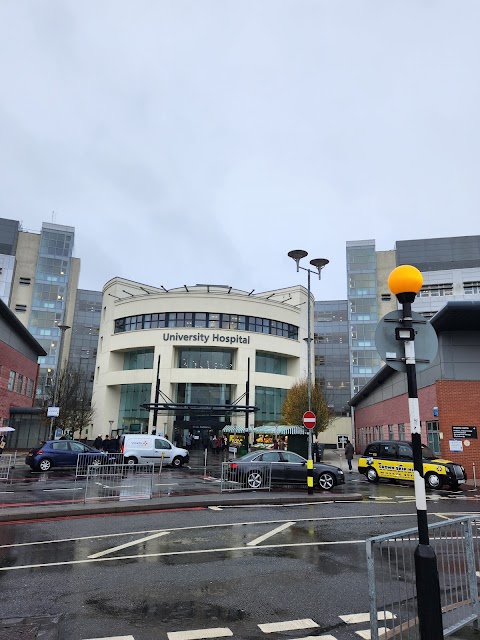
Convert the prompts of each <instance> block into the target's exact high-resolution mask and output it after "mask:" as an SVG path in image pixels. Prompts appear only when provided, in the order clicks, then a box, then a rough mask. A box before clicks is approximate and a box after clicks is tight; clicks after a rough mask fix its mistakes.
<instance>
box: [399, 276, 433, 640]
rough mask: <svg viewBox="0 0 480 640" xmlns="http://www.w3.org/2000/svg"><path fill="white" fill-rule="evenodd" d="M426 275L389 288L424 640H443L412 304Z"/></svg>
mask: <svg viewBox="0 0 480 640" xmlns="http://www.w3.org/2000/svg"><path fill="white" fill-rule="evenodd" d="M422 284H423V276H422V274H421V273H420V271H419V270H418V269H417V268H415V267H412V266H410V265H402V266H400V267H397V268H396V269H394V270H393V271H392V272H391V274H390V276H389V277H388V287H389V289H390V291H391V292H392V293H393V294H395V295H396V296H397V300H398V301H399V303H400V304H401V305H402V319H401V320H400V322H401V323H402V326H401V327H400V328H396V329H395V338H396V339H397V340H398V341H399V342H403V345H404V348H405V366H406V370H407V389H408V410H409V416H410V428H411V433H412V450H413V471H414V482H415V503H416V507H417V525H418V540H419V544H418V545H417V548H416V549H415V553H414V558H415V580H416V586H417V607H418V620H419V626H420V637H421V639H422V640H438V638H443V624H442V605H441V601H440V582H439V578H438V568H437V557H436V555H435V551H434V550H433V549H432V547H431V546H430V541H429V538H428V520H427V498H426V495H425V481H424V478H423V460H422V429H421V423H420V409H419V404H418V390H417V372H416V366H415V330H414V328H413V323H412V302H413V301H414V300H415V296H416V295H417V293H418V292H419V291H420V289H421V288H422Z"/></svg>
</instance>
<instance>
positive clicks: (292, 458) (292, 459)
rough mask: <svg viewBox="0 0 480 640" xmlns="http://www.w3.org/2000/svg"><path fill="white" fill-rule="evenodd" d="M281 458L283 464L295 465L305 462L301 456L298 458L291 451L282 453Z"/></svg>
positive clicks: (296, 454)
mask: <svg viewBox="0 0 480 640" xmlns="http://www.w3.org/2000/svg"><path fill="white" fill-rule="evenodd" d="M282 458H283V459H284V460H285V462H295V463H296V464H302V463H304V462H305V459H304V458H302V456H299V455H298V453H293V451H282Z"/></svg>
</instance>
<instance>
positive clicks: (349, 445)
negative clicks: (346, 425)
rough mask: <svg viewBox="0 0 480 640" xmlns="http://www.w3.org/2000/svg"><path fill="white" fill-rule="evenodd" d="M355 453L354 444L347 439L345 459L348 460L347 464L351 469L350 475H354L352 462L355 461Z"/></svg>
mask: <svg viewBox="0 0 480 640" xmlns="http://www.w3.org/2000/svg"><path fill="white" fill-rule="evenodd" d="M354 453H355V450H354V448H353V444H352V443H351V442H350V440H348V439H347V443H346V445H345V458H346V459H347V462H348V468H349V472H348V473H352V460H353V455H354Z"/></svg>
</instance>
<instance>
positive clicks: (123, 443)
mask: <svg viewBox="0 0 480 640" xmlns="http://www.w3.org/2000/svg"><path fill="white" fill-rule="evenodd" d="M119 448H120V451H121V452H122V453H123V457H124V458H125V464H137V463H140V464H142V463H146V462H153V464H160V461H161V459H162V457H163V464H171V465H172V466H174V467H181V466H182V464H185V463H187V462H188V460H189V458H190V456H189V453H188V451H187V450H186V449H180V448H179V447H176V446H175V445H173V444H172V443H171V442H169V441H168V440H167V439H166V438H162V437H160V436H150V435H146V434H145V435H135V434H132V433H126V434H125V435H123V436H120V438H119Z"/></svg>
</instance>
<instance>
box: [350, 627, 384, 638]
mask: <svg viewBox="0 0 480 640" xmlns="http://www.w3.org/2000/svg"><path fill="white" fill-rule="evenodd" d="M387 631H388V629H387V628H386V627H378V637H379V638H380V637H381V636H383V635H384V634H386V633H387ZM390 631H391V629H390ZM355 633H356V634H357V636H360V637H361V638H363V639H364V640H371V638H372V632H371V631H370V630H367V631H355Z"/></svg>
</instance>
